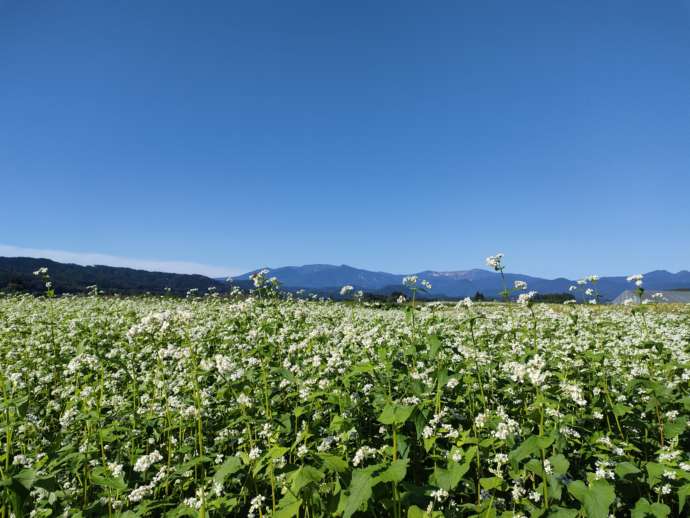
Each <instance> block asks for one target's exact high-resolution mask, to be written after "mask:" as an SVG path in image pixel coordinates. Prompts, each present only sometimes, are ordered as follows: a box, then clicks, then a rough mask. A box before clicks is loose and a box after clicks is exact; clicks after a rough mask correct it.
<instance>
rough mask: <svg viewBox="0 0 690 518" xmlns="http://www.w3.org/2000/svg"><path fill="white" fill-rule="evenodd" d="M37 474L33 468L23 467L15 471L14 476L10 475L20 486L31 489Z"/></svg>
mask: <svg viewBox="0 0 690 518" xmlns="http://www.w3.org/2000/svg"><path fill="white" fill-rule="evenodd" d="M36 477H37V474H36V472H35V471H34V470H32V469H23V470H21V471H20V472H19V473H17V474H16V475H15V476H14V477H12V478H13V479H14V480H16V481H17V482H19V484H21V486H22V487H24V488H25V489H31V488H32V487H33V485H34V481H35V480H36Z"/></svg>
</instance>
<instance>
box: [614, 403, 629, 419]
mask: <svg viewBox="0 0 690 518" xmlns="http://www.w3.org/2000/svg"><path fill="white" fill-rule="evenodd" d="M612 409H613V414H614V415H615V416H617V417H621V416H623V415H625V414H627V413H630V412H631V410H632V409H631V408H630V407H629V406H625V405H623V404H621V403H616V404H615V405H613V407H612Z"/></svg>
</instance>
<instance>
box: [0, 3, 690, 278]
mask: <svg viewBox="0 0 690 518" xmlns="http://www.w3.org/2000/svg"><path fill="white" fill-rule="evenodd" d="M0 182H1V183H0V185H1V186H2V189H1V191H2V202H1V203H0V221H2V226H1V227H0V228H1V230H0V244H3V245H6V247H5V250H8V249H9V248H8V246H12V247H19V248H32V249H49V250H62V251H69V252H70V253H74V254H80V253H98V254H105V255H106V256H112V257H120V258H137V259H146V260H151V261H158V262H159V263H160V262H164V261H168V262H183V263H184V264H190V263H191V264H195V265H196V264H198V265H199V269H200V270H203V268H204V265H213V266H214V268H216V269H212V270H211V269H209V270H208V272H209V273H210V272H213V273H217V272H218V271H219V270H220V271H225V270H227V272H228V273H236V272H239V271H245V270H249V269H253V268H255V267H258V266H264V265H268V266H283V265H298V264H305V263H335V264H342V263H346V264H351V265H353V266H358V267H362V268H368V269H377V270H385V271H391V272H396V273H405V272H412V271H418V270H421V269H426V268H429V269H437V270H454V269H468V268H473V267H483V261H484V258H485V257H486V256H487V255H489V254H493V253H495V252H499V251H501V252H503V253H505V254H506V262H507V264H508V267H509V269H510V270H511V271H519V272H521V273H526V274H533V275H541V276H559V275H565V276H571V277H578V276H582V275H585V274H588V273H598V274H601V275H607V274H627V273H635V272H638V271H648V270H651V269H656V268H665V269H669V270H672V271H677V270H680V269H690V2H689V1H685V0H684V1H673V0H669V1H666V2H648V1H619V2H601V1H585V2H552V1H539V2H537V1H534V2H502V1H501V2H476V3H470V2H443V1H441V2H431V3H429V2H427V3H424V2H412V1H409V2H365V1H347V2H323V1H295V2H282V1H281V2H277V1H276V2H264V1H256V2H226V1H223V2H210V1H209V2H198V3H195V2H188V1H185V2H172V1H159V2H157V1H147V2H91V1H70V2H52V1H19V0H0ZM152 264H154V263H153V262H152ZM202 273H204V272H203V271H202Z"/></svg>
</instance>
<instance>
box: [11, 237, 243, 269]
mask: <svg viewBox="0 0 690 518" xmlns="http://www.w3.org/2000/svg"><path fill="white" fill-rule="evenodd" d="M0 256H5V257H36V258H45V259H52V260H53V261H58V262H61V263H74V264H80V265H83V266H91V265H96V264H102V265H107V266H123V267H126V268H136V269H138V270H149V271H154V272H170V273H198V274H201V275H206V276H208V277H226V276H228V275H237V274H239V273H242V272H241V271H240V270H239V269H237V268H228V267H223V266H214V265H210V264H202V263H194V262H188V261H163V260H158V259H140V258H134V257H121V256H117V255H109V254H99V253H91V252H69V251H66V250H51V249H44V248H24V247H19V246H12V245H3V244H0Z"/></svg>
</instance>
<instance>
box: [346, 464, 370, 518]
mask: <svg viewBox="0 0 690 518" xmlns="http://www.w3.org/2000/svg"><path fill="white" fill-rule="evenodd" d="M373 486H374V480H373V479H372V478H371V475H370V474H369V472H368V471H366V470H362V469H356V470H354V471H353V472H352V481H351V482H350V486H349V487H348V488H347V490H346V497H345V509H344V511H343V518H350V516H352V515H353V514H355V513H356V512H357V511H358V510H359V509H360V508H362V507H364V504H366V502H367V501H368V500H369V499H370V498H371V488H372V487H373Z"/></svg>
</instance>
